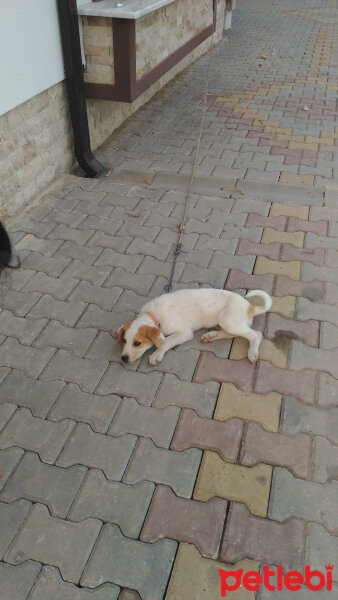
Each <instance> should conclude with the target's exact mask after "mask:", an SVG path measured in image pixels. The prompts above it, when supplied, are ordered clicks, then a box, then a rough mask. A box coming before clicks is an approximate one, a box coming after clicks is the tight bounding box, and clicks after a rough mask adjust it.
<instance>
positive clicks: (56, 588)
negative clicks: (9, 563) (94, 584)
mask: <svg viewBox="0 0 338 600" xmlns="http://www.w3.org/2000/svg"><path fill="white" fill-rule="evenodd" d="M25 564H26V563H25ZM11 568H14V567H11ZM16 568H18V567H16ZM119 592H120V588H119V587H118V586H117V585H114V584H107V585H103V586H100V587H99V588H98V589H96V590H89V589H86V588H79V587H77V586H75V585H73V584H72V583H65V582H64V581H63V579H62V577H61V576H60V573H59V571H58V569H56V568H55V567H43V569H42V571H41V574H40V576H39V579H38V581H37V583H36V585H35V586H34V590H33V591H32V593H31V595H30V597H29V600H47V599H48V600H49V599H50V600H117V599H118V596H119ZM13 600H14V599H13ZM23 600H24V599H23Z"/></svg>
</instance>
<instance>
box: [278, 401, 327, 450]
mask: <svg viewBox="0 0 338 600" xmlns="http://www.w3.org/2000/svg"><path fill="white" fill-rule="evenodd" d="M337 426H338V409H337V408H336V407H334V406H333V407H332V408H328V409H327V410H323V409H322V408H317V407H314V406H304V404H303V403H302V402H299V401H298V400H296V399H295V398H292V397H287V398H285V400H284V407H283V415H282V422H281V427H282V431H283V432H284V433H288V434H295V433H297V432H299V431H304V432H306V433H312V434H314V435H319V436H323V437H326V438H328V439H329V440H331V441H332V442H333V443H334V444H338V430H337Z"/></svg>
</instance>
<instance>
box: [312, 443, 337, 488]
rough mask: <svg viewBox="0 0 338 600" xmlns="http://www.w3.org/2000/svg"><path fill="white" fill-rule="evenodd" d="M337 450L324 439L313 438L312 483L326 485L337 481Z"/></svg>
mask: <svg viewBox="0 0 338 600" xmlns="http://www.w3.org/2000/svg"><path fill="white" fill-rule="evenodd" d="M337 459H338V448H337V446H334V445H333V444H331V443H330V442H329V440H327V439H325V438H324V437H316V438H315V449H314V459H313V463H314V467H313V481H317V482H318V483H328V482H329V481H332V480H333V479H338V462H337Z"/></svg>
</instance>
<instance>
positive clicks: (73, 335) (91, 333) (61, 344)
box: [34, 321, 97, 358]
mask: <svg viewBox="0 0 338 600" xmlns="http://www.w3.org/2000/svg"><path fill="white" fill-rule="evenodd" d="M96 334H97V330H96V329H90V328H87V329H74V328H73V327H64V326H63V325H62V324H61V323H60V322H59V321H50V322H49V323H48V325H47V327H46V328H45V329H44V331H43V332H42V333H41V335H40V336H39V337H38V339H37V340H36V341H35V343H34V346H36V347H37V348H45V347H48V346H56V347H57V348H64V349H66V350H69V351H70V352H71V353H72V354H74V355H75V356H78V357H80V358H82V357H83V355H84V354H85V353H86V351H87V350H88V348H89V346H90V345H91V344H92V342H93V340H94V339H95V337H96Z"/></svg>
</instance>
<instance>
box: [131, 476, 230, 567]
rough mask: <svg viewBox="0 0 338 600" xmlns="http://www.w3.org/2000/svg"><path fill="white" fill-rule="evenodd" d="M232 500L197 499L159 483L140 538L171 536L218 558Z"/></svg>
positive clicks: (146, 539)
mask: <svg viewBox="0 0 338 600" xmlns="http://www.w3.org/2000/svg"><path fill="white" fill-rule="evenodd" d="M227 505H228V503H227V502H226V501H225V500H222V499H221V498H213V499H212V500H209V502H205V503H204V502H197V501H196V500H186V499H183V498H178V497H177V496H176V495H175V494H174V492H173V491H172V490H171V489H170V488H169V487H166V486H162V485H158V486H156V489H155V492H154V495H153V499H152V501H151V505H150V508H149V511H148V514H147V518H146V520H145V523H144V525H143V529H142V532H141V536H140V539H141V540H142V541H143V542H152V543H153V542H157V541H158V540H160V539H162V538H165V537H167V538H171V539H174V540H177V541H181V542H188V543H190V544H195V546H196V547H197V548H198V550H199V552H200V553H201V554H202V556H204V557H206V558H216V557H217V554H218V549H219V545H220V541H221V536H222V531H223V525H224V520H225V514H226V510H227Z"/></svg>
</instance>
